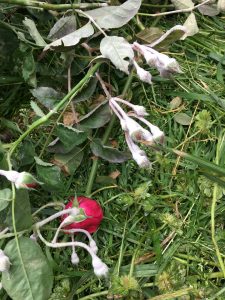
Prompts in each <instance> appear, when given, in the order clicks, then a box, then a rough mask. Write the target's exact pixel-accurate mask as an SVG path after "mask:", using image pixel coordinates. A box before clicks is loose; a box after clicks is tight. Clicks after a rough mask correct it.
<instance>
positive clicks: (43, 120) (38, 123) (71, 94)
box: [9, 63, 100, 156]
mask: <svg viewBox="0 0 225 300" xmlns="http://www.w3.org/2000/svg"><path fill="white" fill-rule="evenodd" d="M99 66H100V64H99V63H98V64H96V65H94V66H93V67H92V68H91V69H89V71H88V72H87V74H86V75H85V76H84V78H83V79H82V80H81V81H80V82H79V83H78V84H77V85H76V86H75V87H74V88H73V89H72V90H71V91H70V92H69V93H68V94H67V95H66V96H65V97H64V98H63V99H62V100H61V101H60V102H59V103H58V104H57V105H56V106H55V107H54V108H53V109H52V110H50V112H49V113H48V114H47V115H45V116H43V117H41V118H40V119H38V120H37V121H35V122H34V123H33V124H32V125H31V126H30V127H29V128H28V129H27V130H26V131H25V132H24V133H23V134H22V135H21V136H20V137H19V138H18V139H17V140H16V141H15V142H14V143H13V144H12V147H11V149H10V151H9V155H10V156H12V154H13V152H14V151H15V150H16V148H17V147H18V145H19V144H20V143H21V142H22V141H23V140H24V139H25V138H26V137H27V136H28V135H29V134H30V133H31V132H32V131H33V130H34V129H36V128H37V127H39V126H41V125H42V124H44V123H46V122H47V121H48V120H49V119H50V118H51V117H52V116H53V115H54V114H55V113H57V112H58V110H60V109H61V108H62V107H63V106H64V104H65V103H66V102H68V101H70V99H71V98H72V97H74V96H75V95H76V94H77V93H78V92H79V91H80V90H81V89H82V88H83V87H84V85H85V84H86V83H87V81H88V80H89V79H90V78H91V76H92V75H93V74H94V73H95V72H96V71H97V69H98V68H99Z"/></svg>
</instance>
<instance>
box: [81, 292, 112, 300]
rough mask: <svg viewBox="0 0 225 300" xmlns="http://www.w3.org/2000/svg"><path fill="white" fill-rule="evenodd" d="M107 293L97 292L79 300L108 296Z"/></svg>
mask: <svg viewBox="0 0 225 300" xmlns="http://www.w3.org/2000/svg"><path fill="white" fill-rule="evenodd" d="M108 293H109V292H108V291H103V292H98V293H94V294H91V295H88V296H85V297H82V298H80V300H91V299H94V298H97V297H100V296H105V295H108Z"/></svg>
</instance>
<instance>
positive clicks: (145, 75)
mask: <svg viewBox="0 0 225 300" xmlns="http://www.w3.org/2000/svg"><path fill="white" fill-rule="evenodd" d="M133 65H134V67H135V69H136V71H137V75H138V77H139V79H140V80H141V81H143V82H146V83H149V84H152V75H151V74H150V73H149V72H148V71H146V70H144V69H143V68H141V67H140V66H139V65H138V64H137V62H136V61H135V60H133Z"/></svg>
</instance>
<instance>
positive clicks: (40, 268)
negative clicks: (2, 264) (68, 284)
mask: <svg viewBox="0 0 225 300" xmlns="http://www.w3.org/2000/svg"><path fill="white" fill-rule="evenodd" d="M4 253H5V254H6V255H7V256H8V257H9V259H10V262H11V266H10V269H9V273H7V272H3V273H2V285H3V288H4V289H5V290H6V292H7V293H8V295H9V296H10V297H11V298H12V300H47V299H49V296H50V295H51V291H52V285H53V274H52V270H51V268H50V266H49V264H48V261H47V259H46V257H45V255H44V254H43V252H42V250H41V248H40V246H39V245H38V244H37V243H36V242H34V241H32V240H31V239H29V238H27V237H21V238H19V247H18V245H17V242H16V240H15V239H13V240H11V241H10V242H8V244H7V245H6V247H5V249H4Z"/></svg>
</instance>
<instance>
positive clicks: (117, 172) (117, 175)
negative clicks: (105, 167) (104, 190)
mask: <svg viewBox="0 0 225 300" xmlns="http://www.w3.org/2000/svg"><path fill="white" fill-rule="evenodd" d="M120 174H121V173H120V171H119V170H116V171H114V172H112V173H110V174H109V177H111V178H112V179H116V178H117V177H119V176H120Z"/></svg>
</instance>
